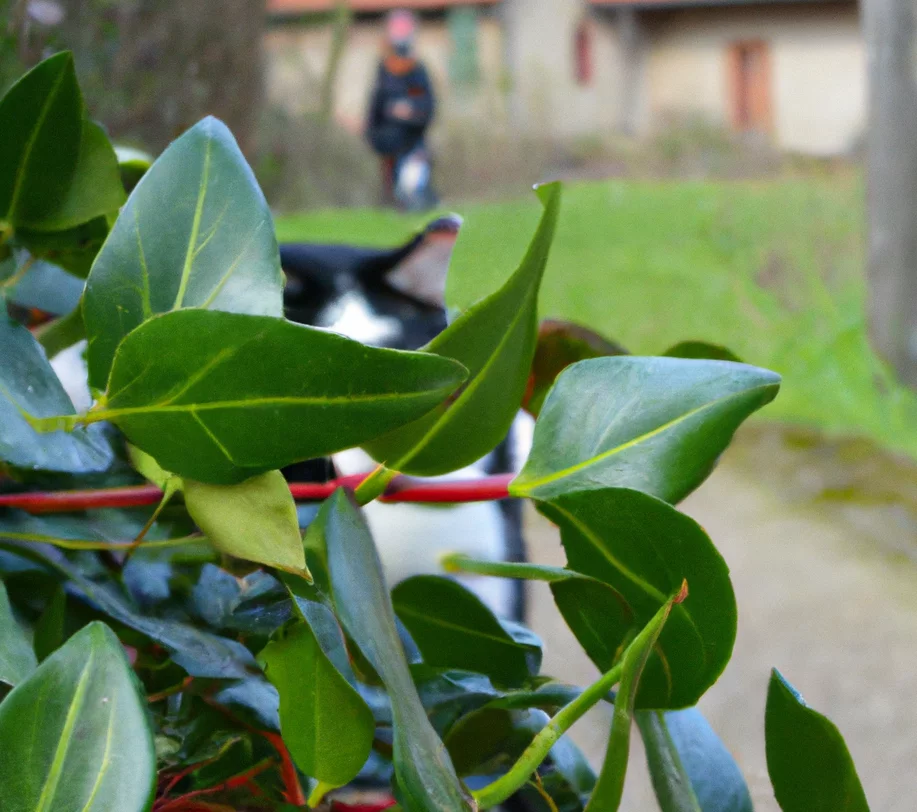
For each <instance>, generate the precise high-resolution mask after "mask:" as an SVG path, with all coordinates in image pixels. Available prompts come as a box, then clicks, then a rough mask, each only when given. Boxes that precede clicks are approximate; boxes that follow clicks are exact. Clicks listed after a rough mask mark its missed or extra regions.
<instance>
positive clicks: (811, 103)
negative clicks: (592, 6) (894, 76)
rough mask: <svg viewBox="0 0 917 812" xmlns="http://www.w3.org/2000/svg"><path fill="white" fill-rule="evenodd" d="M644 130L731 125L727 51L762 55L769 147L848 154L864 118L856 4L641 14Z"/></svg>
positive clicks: (862, 60) (862, 59)
mask: <svg viewBox="0 0 917 812" xmlns="http://www.w3.org/2000/svg"><path fill="white" fill-rule="evenodd" d="M646 19H647V21H648V22H647V26H646V37H647V46H646V54H645V66H644V95H645V100H646V101H645V109H644V115H643V118H642V122H641V123H642V126H643V129H644V131H646V130H649V129H653V128H658V127H660V126H662V125H663V124H664V123H665V122H666V121H667V120H668V119H670V118H671V117H672V116H673V115H675V116H682V117H683V116H687V115H691V114H701V115H703V116H705V117H706V118H708V119H709V120H711V121H712V122H713V123H716V124H722V125H724V126H728V125H729V118H730V116H729V74H728V62H727V59H728V49H729V47H730V45H732V44H733V43H735V42H738V41H742V40H763V41H764V42H767V43H768V45H769V50H770V63H771V104H772V117H773V133H772V136H773V140H774V142H775V144H776V146H778V147H780V148H782V149H787V150H792V151H797V152H803V153H809V154H815V155H832V154H838V153H843V152H845V151H847V150H849V149H850V148H851V147H853V146H854V145H855V143H856V141H857V139H858V138H859V136H860V134H861V132H862V128H863V126H864V124H865V119H866V65H865V55H864V48H863V41H862V36H861V34H860V26H859V19H858V13H857V7H856V4H855V3H812V4H806V5H798V6H793V5H790V4H787V5H777V6H771V7H767V6H748V7H737V8H732V9H723V8H710V9H692V10H684V11H677V12H666V13H659V14H658V15H655V16H653V17H647V18H646Z"/></svg>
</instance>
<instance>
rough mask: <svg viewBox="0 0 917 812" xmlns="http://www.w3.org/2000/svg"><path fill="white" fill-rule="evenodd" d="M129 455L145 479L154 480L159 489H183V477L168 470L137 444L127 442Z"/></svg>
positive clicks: (137, 470)
mask: <svg viewBox="0 0 917 812" xmlns="http://www.w3.org/2000/svg"><path fill="white" fill-rule="evenodd" d="M127 457H128V459H129V460H130V461H131V465H133V466H134V470H135V471H136V472H137V473H138V474H140V476H142V477H143V478H144V479H147V480H149V481H150V482H152V483H153V484H154V485H155V486H156V487H157V488H159V490H161V491H166V490H167V489H171V490H173V492H174V491H177V490H181V486H182V480H181V477H177V476H175V474H173V473H171V472H170V471H166V470H165V469H164V468H163V467H162V466H161V465H160V464H159V463H158V462H156V460H154V459H153V458H152V457H151V456H150V455H149V454H147V453H146V451H141V450H140V449H139V448H137V446H135V445H131V444H130V443H127Z"/></svg>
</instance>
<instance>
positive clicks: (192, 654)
mask: <svg viewBox="0 0 917 812" xmlns="http://www.w3.org/2000/svg"><path fill="white" fill-rule="evenodd" d="M55 524H56V523H55V522H50V521H43V520H37V519H34V518H31V517H29V518H28V519H26V520H24V521H19V522H15V521H12V520H10V519H7V518H4V520H3V522H2V525H0V548H2V549H5V550H9V551H10V552H13V553H15V554H16V555H20V556H22V557H24V558H27V559H29V560H32V561H37V562H39V563H40V564H42V565H43V566H45V567H47V568H49V569H51V570H52V571H56V572H57V573H59V574H60V575H62V576H64V577H65V578H66V579H67V580H68V581H69V582H70V585H71V587H73V588H74V589H75V591H76V593H77V594H78V595H79V596H80V597H82V598H83V599H84V600H86V601H87V602H88V603H90V604H91V605H92V606H94V607H96V608H97V609H98V610H99V611H100V612H102V613H104V614H106V615H108V617H110V618H112V619H113V620H115V621H117V622H118V623H121V624H123V625H125V626H127V627H128V628H131V629H134V630H135V631H138V632H140V633H141V634H143V635H145V636H146V637H149V638H150V640H153V641H155V642H157V643H159V644H161V645H162V646H163V647H164V648H165V649H166V650H167V651H168V652H169V654H170V655H171V657H172V660H173V661H174V662H175V663H176V664H177V665H178V666H180V667H181V668H183V669H185V671H187V672H188V674H190V675H191V676H193V677H202V678H211V679H244V678H245V677H249V676H251V675H252V674H253V673H257V667H256V663H255V658H254V657H253V656H252V654H251V652H250V651H249V650H248V649H247V648H245V646H243V645H242V644H241V643H239V642H238V641H236V640H232V639H230V638H227V637H220V636H219V635H216V634H211V633H210V632H207V631H203V630H201V629H197V628H195V627H194V626H191V625H190V624H188V623H182V622H181V621H178V620H172V619H168V618H156V617H150V616H148V615H144V614H141V613H140V612H139V611H138V610H137V609H136V608H135V607H134V606H132V605H131V603H130V601H129V599H128V598H127V596H126V595H125V594H124V593H123V592H122V591H121V590H120V589H119V588H118V586H116V585H115V584H114V583H112V582H111V581H108V582H96V581H92V580H90V579H89V578H87V577H86V576H85V575H83V573H82V572H81V571H80V570H79V569H78V568H77V567H76V565H74V564H73V563H71V562H70V561H69V560H68V559H67V558H65V557H64V556H62V555H60V554H58V552H57V551H56V550H53V549H50V548H48V547H47V546H46V545H38V544H34V543H29V544H23V543H21V542H18V541H4V540H3V539H4V538H7V537H8V536H7V531H12V532H14V533H15V532H22V531H26V530H36V531H39V532H40V531H45V532H47V531H49V530H51V531H53V529H54V527H55ZM49 535H50V534H49ZM60 535H65V534H64V533H63V532H60ZM140 549H141V550H142V549H143V548H142V547H141V548H140ZM4 812H6V810H4Z"/></svg>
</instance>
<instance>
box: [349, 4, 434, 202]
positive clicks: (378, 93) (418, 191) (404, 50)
mask: <svg viewBox="0 0 917 812" xmlns="http://www.w3.org/2000/svg"><path fill="white" fill-rule="evenodd" d="M416 33H417V19H416V18H415V17H414V15H413V14H412V13H411V12H409V11H393V12H391V13H390V14H389V16H388V20H387V23H386V42H385V53H384V55H383V58H382V60H381V62H380V63H379V71H378V74H377V76H376V84H375V87H374V89H373V93H372V97H371V100H370V105H369V114H368V116H367V124H366V135H367V138H368V139H369V142H370V144H371V145H372V148H373V149H374V150H375V151H376V153H377V154H378V155H379V156H380V158H381V159H382V183H383V191H384V195H385V201H386V203H389V204H392V203H397V204H399V205H401V206H403V207H404V208H412V209H417V208H428V207H430V206H433V205H435V203H436V198H435V195H434V194H433V191H432V185H431V182H430V161H429V157H428V153H427V149H426V143H425V140H424V135H425V133H426V131H427V128H428V127H429V126H430V122H431V121H432V120H433V113H434V108H435V99H434V96H433V88H432V86H431V84H430V77H429V75H428V74H427V70H426V68H425V67H424V66H423V64H422V63H421V62H420V61H419V60H418V59H417V57H416V56H415V54H414V39H415V36H416Z"/></svg>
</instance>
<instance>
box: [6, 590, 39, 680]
mask: <svg viewBox="0 0 917 812" xmlns="http://www.w3.org/2000/svg"><path fill="white" fill-rule="evenodd" d="M37 665H38V660H37V659H36V657H35V652H34V651H33V650H32V645H31V644H30V643H29V641H28V639H27V638H26V636H25V632H24V631H23V629H22V626H20V625H19V622H18V621H17V620H16V618H15V617H14V615H13V609H12V607H11V606H10V599H9V595H7V593H6V586H5V585H4V584H3V581H0V682H2V683H6V684H7V685H18V684H19V683H20V682H22V681H23V680H24V679H25V678H26V677H28V676H29V674H31V673H32V671H34V670H35V667H36V666H37Z"/></svg>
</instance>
